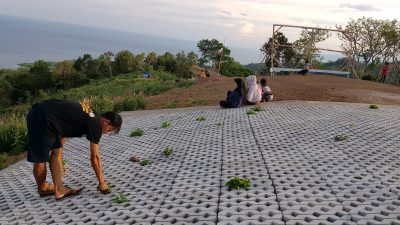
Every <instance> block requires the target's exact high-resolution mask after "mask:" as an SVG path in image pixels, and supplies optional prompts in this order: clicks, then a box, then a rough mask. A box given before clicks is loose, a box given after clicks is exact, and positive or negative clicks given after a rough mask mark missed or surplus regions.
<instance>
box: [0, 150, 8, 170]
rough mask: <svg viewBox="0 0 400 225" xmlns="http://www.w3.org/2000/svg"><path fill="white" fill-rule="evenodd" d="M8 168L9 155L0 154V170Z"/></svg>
mask: <svg viewBox="0 0 400 225" xmlns="http://www.w3.org/2000/svg"><path fill="white" fill-rule="evenodd" d="M6 167H7V155H6V154H5V153H3V154H0V170H2V169H4V168H6Z"/></svg>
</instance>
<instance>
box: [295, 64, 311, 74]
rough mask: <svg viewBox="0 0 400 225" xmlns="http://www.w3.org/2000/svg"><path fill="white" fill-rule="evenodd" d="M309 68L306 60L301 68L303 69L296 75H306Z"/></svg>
mask: <svg viewBox="0 0 400 225" xmlns="http://www.w3.org/2000/svg"><path fill="white" fill-rule="evenodd" d="M309 67H310V65H309V64H308V60H306V62H305V64H304V66H303V69H302V70H300V71H299V72H298V74H301V75H303V76H305V75H307V73H308V70H309Z"/></svg>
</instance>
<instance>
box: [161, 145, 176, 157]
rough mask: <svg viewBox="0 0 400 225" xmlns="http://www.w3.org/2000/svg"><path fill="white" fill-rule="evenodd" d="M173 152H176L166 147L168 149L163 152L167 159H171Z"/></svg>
mask: <svg viewBox="0 0 400 225" xmlns="http://www.w3.org/2000/svg"><path fill="white" fill-rule="evenodd" d="M173 152H174V150H173V149H172V148H170V147H166V148H165V149H164V151H163V153H164V155H165V156H166V157H169V156H170V155H172V153H173Z"/></svg>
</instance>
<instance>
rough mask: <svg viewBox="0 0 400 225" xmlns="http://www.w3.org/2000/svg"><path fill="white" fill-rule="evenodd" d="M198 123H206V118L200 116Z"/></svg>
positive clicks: (197, 119)
mask: <svg viewBox="0 0 400 225" xmlns="http://www.w3.org/2000/svg"><path fill="white" fill-rule="evenodd" d="M196 121H199V122H204V121H206V117H205V116H199V117H197V118H196Z"/></svg>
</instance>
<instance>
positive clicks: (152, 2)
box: [0, 0, 400, 49]
mask: <svg viewBox="0 0 400 225" xmlns="http://www.w3.org/2000/svg"><path fill="white" fill-rule="evenodd" d="M399 11H400V1H396V0H385V1H382V0H362V1H360V0H352V1H349V0H346V1H344V0H336V1H324V0H302V1H297V0H296V1H295V0H201V1H198V0H185V1H183V0H181V1H177V0H34V1H33V0H0V14H3V15H12V16H20V17H27V18H36V19H44V20H51V21H59V22H67V23H72V24H80V25H90V26H96V27H104V28H113V29H118V30H124V31H132V32H140V33H147V34H155V35H160V36H166V37H173V38H180V39H185V40H192V41H198V40H200V39H203V38H217V39H218V40H220V41H221V42H224V43H225V44H226V45H227V46H237V47H243V48H257V49H259V47H260V46H261V45H262V43H264V42H265V40H267V38H268V37H270V36H271V33H272V24H274V23H277V24H291V25H303V26H320V27H331V28H334V27H335V25H337V24H339V25H345V24H346V23H347V22H348V21H349V20H350V18H353V19H357V18H360V17H362V16H365V17H372V18H375V19H399V16H398V15H399ZM282 31H283V32H284V33H285V34H286V35H287V36H289V38H291V39H295V38H296V34H298V30H295V29H283V30H282Z"/></svg>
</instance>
